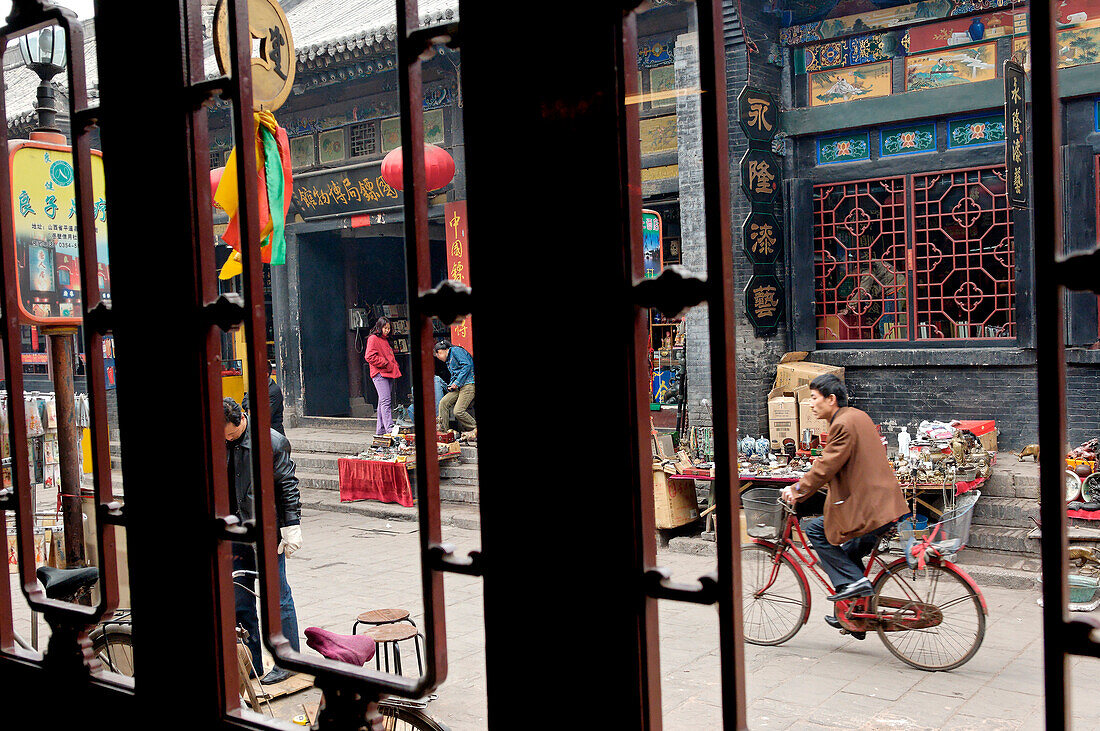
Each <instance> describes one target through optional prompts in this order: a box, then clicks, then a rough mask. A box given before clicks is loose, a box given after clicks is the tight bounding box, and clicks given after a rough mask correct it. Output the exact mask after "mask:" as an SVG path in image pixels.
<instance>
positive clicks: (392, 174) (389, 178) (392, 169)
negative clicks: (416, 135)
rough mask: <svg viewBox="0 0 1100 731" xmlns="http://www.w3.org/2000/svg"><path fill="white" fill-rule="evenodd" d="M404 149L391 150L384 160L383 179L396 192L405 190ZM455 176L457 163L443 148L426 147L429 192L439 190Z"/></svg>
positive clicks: (426, 176) (425, 163)
mask: <svg viewBox="0 0 1100 731" xmlns="http://www.w3.org/2000/svg"><path fill="white" fill-rule="evenodd" d="M402 154H403V153H402V148H400V147H398V148H397V149H396V150H390V153H389V154H388V155H386V157H385V158H384V159H383V160H382V179H383V180H385V181H386V182H387V183H388V184H389V186H390V187H391V188H393V189H394V190H403V189H404V187H405V180H404V178H403V177H402V176H403V174H404V169H405V166H404V160H403V159H402ZM454 176H455V161H454V158H453V157H451V155H450V154H449V153H448V152H447V151H446V150H444V149H443V148H442V147H436V146H435V145H424V181H425V183H426V184H427V186H428V190H429V191H432V190H439V189H440V188H442V187H443V186H445V185H446V184H447V183H449V182H451V180H452V179H454Z"/></svg>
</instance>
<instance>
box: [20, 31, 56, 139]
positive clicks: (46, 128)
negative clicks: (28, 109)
mask: <svg viewBox="0 0 1100 731" xmlns="http://www.w3.org/2000/svg"><path fill="white" fill-rule="evenodd" d="M19 55H20V56H22V57H23V63H24V64H25V65H26V67H27V68H29V69H30V70H31V71H33V72H35V73H36V74H38V78H39V79H41V83H40V84H39V85H38V106H37V107H36V111H37V112H38V127H37V128H36V129H35V131H36V132H39V131H41V132H60V131H61V130H59V129H58V128H57V123H56V119H57V106H56V105H55V104H54V90H53V86H52V85H51V84H50V80H51V79H52V78H53V77H54V76H57V74H59V73H61V72H62V71H63V70H64V69H65V62H66V54H65V29H64V28H62V27H61V26H59V25H51V26H48V27H46V28H43V29H42V30H39V31H35V32H33V33H28V34H27V35H25V36H23V37H22V38H20V39H19Z"/></svg>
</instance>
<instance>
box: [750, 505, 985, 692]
mask: <svg viewBox="0 0 1100 731" xmlns="http://www.w3.org/2000/svg"><path fill="white" fill-rule="evenodd" d="M779 492H780V491H779V490H777V489H774V488H755V489H752V490H747V491H746V492H745V493H744V494H743V495H742V496H741V503H742V509H743V510H744V512H745V517H746V521H747V531H748V534H749V536H750V537H751V538H753V542H752V543H748V544H745V545H743V546H742V547H741V597H742V603H743V614H744V636H745V641H746V642H751V643H752V644H754V645H779V644H782V643H784V642H786V641H787V640H789V639H791V638H792V637H794V636H795V635H796V634H797V633H798V631H799V630H800V629H802V625H804V624H806V622H807V621H809V618H810V582H809V580H808V579H807V577H806V572H805V571H804V570H803V568H804V567H805V568H806V569H809V571H810V573H811V574H812V575H813V576H814V577H816V578H817V580H818V581H819V582H820V583H821V586H822V587H823V588H824V589H825V591H826V593H827V594H834V593H835V590H834V589H833V587H832V586H831V585H830V583H829V580H828V578H826V576H825V575H824V574H823V573H822V572H821V571H820V570H819V569H818V564H819V559H818V557H817V555H816V554H815V553H814V552H813V551H811V550H810V549H811V548H812V546H811V544H810V542H809V540H807V538H806V535H805V533H803V532H802V526H800V525H799V523H798V518H797V517H796V515H795V512H794V509H793V508H792V507H790V506H789V505H787V504H786V503H784V502H782V501H781V500H779ZM980 494H981V493H980V492H979V491H977V490H974V491H971V492H969V493H966V494H964V495H963V496H961V497H960V498H959V500H958V502H957V503H956V505H955V507H954V508H953V509H951V510H949V511H947V512H945V513H944V515H943V519H942V521H941V522H940V523H937V524H936V525H934V526H931V528H930V530H929V538H928V539H926V540H925V541H923V542H922V543H921V544H920V545H919V546H918V550H917V551H916V553H918V554H920V559H919V560H917V559H914V558H913V557H912V556H910V559H907V558H905V557H902V558H897V559H894V560H890V559H891V557H890V556H889V555H888V554H886V550H887V547H888V545H889V538H890V537H891V534H887V535H886V536H884V537H883V539H882V540H880V541H879V544H878V545H877V546H876V547H875V548H874V549H873V550H872V551H871V554H870V556H868V558H867V567H866V569H865V571H864V575H865V576H866V577H867V578H868V579H869V580H870V581H871V583H872V584H873V586H874V594H873V595H872V596H869V597H860V598H858V599H854V600H850V601H842V602H836V603H835V605H836V618H837V619H838V620H839V622H840V624H841V626H842V627H843V628H844V630H846V631H847V632H850V633H856V632H870V631H876V632H878V636H879V638H880V639H881V640H882V642H883V644H885V645H886V648H887V649H888V650H890V652H892V653H893V654H894V655H895V656H897V657H898V658H899V659H900V660H902V661H903V662H905V663H908V664H909V665H912V666H913V667H915V668H918V669H920V670H928V671H939V670H952V669H954V668H957V667H959V666H960V665H962V664H963V663H965V662H967V661H968V660H970V658H972V657H974V654H975V653H976V652H977V651H978V648H979V647H980V646H981V644H982V639H983V638H984V637H985V617H986V614H988V609H987V607H986V603H985V598H984V597H983V596H982V593H981V591H980V590H979V589H978V587H977V585H976V584H975V583H974V580H973V579H971V578H970V577H969V576H967V574H966V572H964V571H963V570H962V569H960V568H959V567H958V566H956V565H955V564H953V563H952V562H951V561H950V560H948V559H949V558H952V557H953V556H954V554H955V552H957V551H958V550H960V549H961V548H962V547H963V546H964V545H965V543H966V537H967V534H968V533H969V530H970V518H971V515H972V511H973V508H974V503H975V502H977V499H978V497H979V496H980ZM912 545H913V541H912V540H910V541H909V545H907V546H906V549H907V550H908V549H909V547H910V546H912ZM911 560H912V563H913V564H914V565H911Z"/></svg>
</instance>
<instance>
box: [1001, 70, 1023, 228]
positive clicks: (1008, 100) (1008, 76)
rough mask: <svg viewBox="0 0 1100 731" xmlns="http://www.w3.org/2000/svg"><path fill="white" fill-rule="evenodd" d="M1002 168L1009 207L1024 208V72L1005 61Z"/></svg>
mask: <svg viewBox="0 0 1100 731" xmlns="http://www.w3.org/2000/svg"><path fill="white" fill-rule="evenodd" d="M1004 77H1005V166H1006V172H1007V173H1008V203H1009V205H1011V206H1012V207H1013V208H1027V205H1028V174H1027V117H1026V116H1025V111H1024V110H1025V100H1024V79H1025V75H1024V68H1023V66H1021V65H1020V64H1018V63H1014V62H1013V61H1005V73H1004Z"/></svg>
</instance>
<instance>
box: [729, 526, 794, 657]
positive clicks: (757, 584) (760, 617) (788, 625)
mask: <svg viewBox="0 0 1100 731" xmlns="http://www.w3.org/2000/svg"><path fill="white" fill-rule="evenodd" d="M775 552H776V549H775V548H774V547H768V546H762V545H760V544H759V543H752V544H745V545H743V546H741V609H742V620H743V626H744V636H745V642H749V643H752V644H754V645H780V644H782V643H784V642H786V641H787V640H789V639H791V638H792V637H794V636H795V635H796V634H798V630H800V629H802V625H803V624H805V623H806V617H807V614H809V611H810V604H809V591H808V590H809V587H807V586H806V581H805V580H804V579H803V578H802V576H800V575H799V573H798V571H797V570H795V567H794V566H793V565H792V564H791V559H790V557H789V556H788V555H787V554H786V553H783V554H780V557H779V563H776V562H775Z"/></svg>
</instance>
